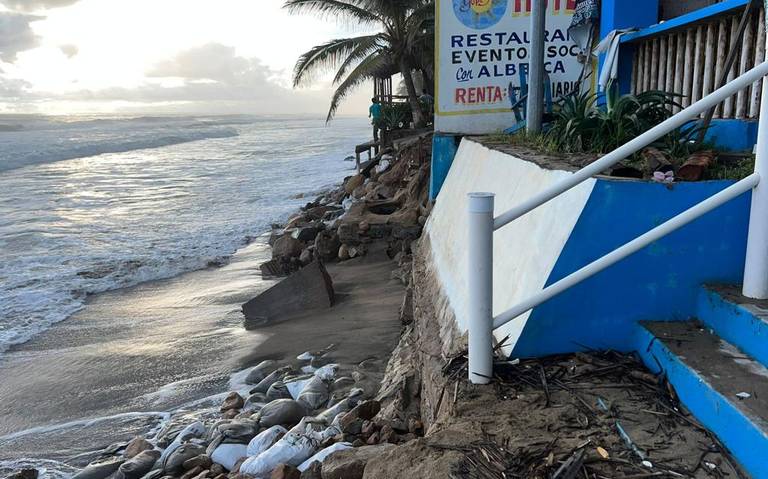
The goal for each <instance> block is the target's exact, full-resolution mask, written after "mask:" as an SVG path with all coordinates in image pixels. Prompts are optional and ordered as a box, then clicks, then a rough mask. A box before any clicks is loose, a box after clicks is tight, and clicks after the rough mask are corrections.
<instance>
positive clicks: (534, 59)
mask: <svg viewBox="0 0 768 479" xmlns="http://www.w3.org/2000/svg"><path fill="white" fill-rule="evenodd" d="M546 25H547V2H546V0H533V2H531V50H530V56H529V57H528V100H527V110H528V111H527V114H526V119H525V121H526V130H527V131H528V133H541V120H542V117H543V114H544V105H543V103H544V36H545V35H546V32H545V30H546V28H547V27H546Z"/></svg>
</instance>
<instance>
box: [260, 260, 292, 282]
mask: <svg viewBox="0 0 768 479" xmlns="http://www.w3.org/2000/svg"><path fill="white" fill-rule="evenodd" d="M300 266H301V263H300V262H299V260H298V259H297V258H277V259H272V260H269V261H265V262H264V263H261V265H260V266H259V269H260V270H261V275H262V276H263V277H265V278H271V277H275V276H288V275H289V274H291V273H293V272H294V271H298V270H299V267H300Z"/></svg>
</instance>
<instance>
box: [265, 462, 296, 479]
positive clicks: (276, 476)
mask: <svg viewBox="0 0 768 479" xmlns="http://www.w3.org/2000/svg"><path fill="white" fill-rule="evenodd" d="M300 478H301V472H299V470H298V469H296V468H295V467H293V466H289V465H288V464H280V465H279V466H277V467H276V468H275V469H274V470H273V471H272V475H271V476H270V479H300Z"/></svg>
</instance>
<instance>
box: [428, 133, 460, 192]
mask: <svg viewBox="0 0 768 479" xmlns="http://www.w3.org/2000/svg"><path fill="white" fill-rule="evenodd" d="M457 150H458V139H457V137H456V136H455V135H441V134H439V133H435V135H434V136H433V137H432V165H431V171H430V177H429V199H430V200H431V201H434V200H435V199H436V198H437V195H438V194H439V193H440V188H442V187H443V183H444V182H445V178H446V177H447V176H448V171H449V170H450V169H451V165H452V164H453V159H454V157H455V156H456V151H457Z"/></svg>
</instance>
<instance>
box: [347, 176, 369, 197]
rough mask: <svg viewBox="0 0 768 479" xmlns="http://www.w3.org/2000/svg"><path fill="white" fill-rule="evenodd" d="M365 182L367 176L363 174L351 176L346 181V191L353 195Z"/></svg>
mask: <svg viewBox="0 0 768 479" xmlns="http://www.w3.org/2000/svg"><path fill="white" fill-rule="evenodd" d="M364 182H365V177H364V176H363V175H355V176H350V177H349V178H347V179H346V180H345V181H344V192H345V193H347V194H348V195H351V194H352V192H353V191H355V189H357V188H358V187H359V186H360V185H362V184H363V183H364Z"/></svg>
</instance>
